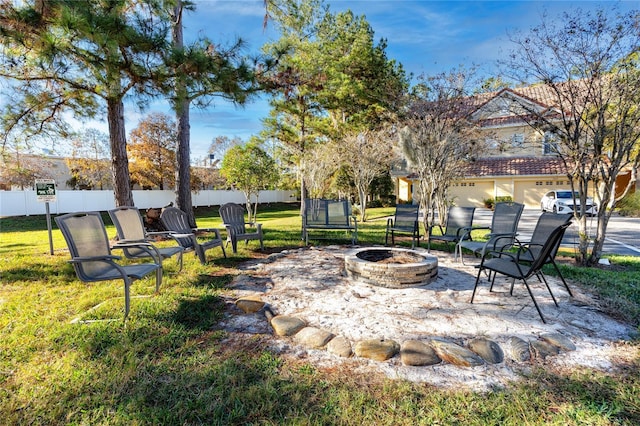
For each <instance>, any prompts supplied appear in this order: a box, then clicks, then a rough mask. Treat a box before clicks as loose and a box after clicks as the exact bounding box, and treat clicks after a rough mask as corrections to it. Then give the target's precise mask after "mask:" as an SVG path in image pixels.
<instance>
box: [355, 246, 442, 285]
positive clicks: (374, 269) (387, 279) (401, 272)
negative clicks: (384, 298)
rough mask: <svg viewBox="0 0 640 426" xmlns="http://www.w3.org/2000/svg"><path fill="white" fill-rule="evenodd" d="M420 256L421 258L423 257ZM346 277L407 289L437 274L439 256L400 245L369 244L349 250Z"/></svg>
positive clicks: (424, 283) (432, 278)
mask: <svg viewBox="0 0 640 426" xmlns="http://www.w3.org/2000/svg"><path fill="white" fill-rule="evenodd" d="M394 256H397V257H402V258H403V260H406V259H407V258H409V259H412V260H415V261H414V262H402V263H400V262H394V261H393V260H391V261H385V262H376V261H370V260H367V259H368V258H385V257H388V258H391V259H392V258H393V257H394ZM420 259H421V260H420ZM344 266H345V270H346V272H347V276H348V277H349V278H351V279H352V280H357V281H360V282H363V283H366V284H370V285H374V286H379V287H386V288H398V289H401V288H407V287H419V286H423V285H427V284H429V283H431V282H432V281H434V280H435V279H436V278H437V277H438V258H437V257H435V256H432V255H430V254H428V252H427V251H426V250H423V249H405V248H397V247H366V248H357V249H353V250H350V251H348V252H347V253H346V254H345V256H344Z"/></svg>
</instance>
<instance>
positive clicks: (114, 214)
mask: <svg viewBox="0 0 640 426" xmlns="http://www.w3.org/2000/svg"><path fill="white" fill-rule="evenodd" d="M109 216H110V217H111V221H112V222H113V224H114V225H115V227H116V235H117V236H118V242H117V243H116V244H115V245H114V246H113V248H119V249H122V251H123V253H124V255H125V257H127V258H128V259H140V258H144V257H149V252H148V250H143V249H142V248H140V247H131V246H129V244H130V243H142V244H149V245H151V246H152V247H153V248H154V250H155V251H156V252H157V253H158V254H159V256H160V258H161V259H168V258H170V257H171V256H174V255H177V261H178V265H179V267H180V269H179V270H180V271H181V270H182V252H184V247H182V246H181V245H177V246H171V247H157V246H156V245H155V244H153V242H152V241H153V240H152V239H151V238H152V237H153V236H163V237H169V238H171V233H170V232H165V231H162V232H160V231H156V232H147V231H146V229H145V228H144V223H143V221H142V216H141V215H140V211H139V210H138V209H137V208H135V207H117V208H115V209H112V210H109Z"/></svg>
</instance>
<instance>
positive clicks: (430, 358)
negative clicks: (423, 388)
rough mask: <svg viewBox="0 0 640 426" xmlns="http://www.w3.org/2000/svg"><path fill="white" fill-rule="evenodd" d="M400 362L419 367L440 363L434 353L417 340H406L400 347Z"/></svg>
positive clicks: (429, 347)
mask: <svg viewBox="0 0 640 426" xmlns="http://www.w3.org/2000/svg"><path fill="white" fill-rule="evenodd" d="M400 360H401V361H402V363H403V364H404V365H411V366H416V367H421V366H425V365H434V364H439V363H440V362H442V359H440V357H439V356H438V354H437V353H436V351H435V350H434V349H433V348H432V347H431V346H429V345H428V344H426V343H424V342H421V341H419V340H408V341H406V342H404V343H403V344H402V346H401V347H400Z"/></svg>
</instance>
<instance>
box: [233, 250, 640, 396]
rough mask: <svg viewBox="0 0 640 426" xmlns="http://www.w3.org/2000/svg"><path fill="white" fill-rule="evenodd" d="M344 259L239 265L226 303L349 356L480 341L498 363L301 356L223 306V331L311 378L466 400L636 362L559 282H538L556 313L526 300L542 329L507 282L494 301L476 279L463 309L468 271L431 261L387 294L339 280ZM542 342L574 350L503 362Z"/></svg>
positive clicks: (293, 254) (623, 339) (621, 335)
mask: <svg viewBox="0 0 640 426" xmlns="http://www.w3.org/2000/svg"><path fill="white" fill-rule="evenodd" d="M348 250H349V248H347V247H342V246H329V247H322V248H314V247H310V248H302V249H297V250H291V251H285V252H282V253H277V254H273V255H271V256H269V257H268V258H266V259H262V260H258V261H252V262H248V263H246V264H244V265H242V266H241V268H240V269H241V271H242V274H241V275H239V276H238V277H236V279H235V280H234V282H233V283H232V288H233V290H234V295H233V296H234V298H242V297H247V296H253V297H260V298H261V299H262V300H263V301H264V302H265V303H266V307H265V308H266V310H267V313H269V311H270V312H272V313H273V314H275V315H290V316H295V317H297V318H300V319H302V320H304V322H305V323H306V324H307V325H309V326H312V327H316V328H318V329H321V330H326V331H328V332H330V333H332V334H333V335H335V336H342V337H344V338H346V339H347V340H348V341H349V342H351V344H352V346H353V345H355V344H356V343H357V342H359V341H362V340H367V339H384V340H394V341H396V342H398V343H399V344H403V342H406V341H409V340H417V341H425V342H428V341H429V340H430V339H436V340H443V341H448V342H453V343H456V344H458V345H461V346H465V345H466V344H468V342H469V341H470V340H471V339H474V338H477V337H482V338H486V339H490V340H491V341H494V342H496V343H497V344H498V345H499V346H500V347H501V348H502V349H503V350H504V353H505V359H504V361H503V362H500V363H497V364H489V363H485V364H483V365H479V366H475V367H462V366H458V365H452V364H450V363H446V362H442V363H439V364H436V365H430V366H407V365H403V363H402V361H401V359H400V357H399V356H394V357H393V358H391V359H389V360H386V361H373V360H370V359H366V358H361V357H357V356H353V357H349V358H344V357H339V356H337V355H334V354H332V353H329V352H328V351H327V350H324V349H310V348H307V347H304V346H303V345H300V344H299V343H298V342H297V341H296V340H295V338H293V337H280V336H275V335H274V333H273V329H272V327H271V326H270V324H269V321H268V319H267V317H268V316H269V315H266V316H265V309H264V308H263V309H262V310H260V311H259V312H257V313H253V314H246V313H243V312H242V311H241V310H240V309H238V308H236V307H235V306H233V305H231V303H230V309H229V311H228V312H229V314H228V316H227V318H225V320H224V323H223V327H224V329H226V330H227V331H229V332H230V333H242V334H244V333H247V334H263V335H265V336H270V337H268V339H267V341H268V342H269V343H268V344H269V346H270V347H271V349H273V350H276V351H277V352H279V353H281V354H283V355H284V356H292V357H296V358H299V359H305V360H308V361H309V362H311V363H313V364H314V365H317V366H318V367H319V368H323V367H330V366H335V365H337V364H338V363H339V364H342V365H347V366H348V368H349V369H351V370H353V371H358V372H362V373H365V374H368V373H371V374H376V373H382V374H384V375H386V376H387V377H390V378H402V379H407V380H410V381H416V382H426V383H430V384H433V385H436V386H442V387H469V388H471V389H475V390H487V389H490V388H493V387H495V386H501V385H504V384H506V383H508V382H510V381H514V380H517V379H518V377H519V374H518V373H520V372H526V371H527V370H528V369H530V368H531V367H532V366H533V365H547V366H549V367H552V368H556V369H558V370H559V371H560V370H564V369H567V368H573V367H579V366H583V367H587V368H591V369H596V370H601V371H612V370H614V369H616V368H618V366H621V365H623V364H625V363H626V362H627V361H628V360H629V359H631V358H633V357H637V356H638V353H637V349H636V347H634V346H633V345H629V344H627V342H628V341H629V340H630V339H631V337H632V336H633V335H634V333H636V332H637V331H636V330H634V328H633V327H630V326H629V325H626V324H623V323H621V322H619V321H616V320H615V319H612V318H611V317H609V316H607V315H606V314H605V313H603V312H602V310H601V309H600V308H599V305H598V301H597V299H596V298H594V297H593V296H592V295H590V294H588V293H587V292H585V291H584V290H583V289H581V288H580V287H578V286H576V285H571V282H570V283H569V285H570V286H571V289H572V292H573V294H574V297H570V296H569V294H568V293H567V291H566V290H565V288H564V286H563V285H562V283H561V282H560V280H559V279H555V278H554V277H548V280H549V284H550V286H551V289H552V291H553V293H554V295H555V296H556V299H557V300H558V303H559V306H558V307H556V306H555V305H554V304H553V301H552V299H551V297H550V296H549V293H548V292H547V290H546V288H545V287H544V284H542V283H539V282H537V281H536V280H533V283H532V285H531V287H532V290H533V292H534V295H535V297H536V300H537V301H538V303H539V305H540V307H541V309H542V312H543V313H544V315H545V317H546V319H547V324H544V323H543V322H542V321H541V319H540V317H539V316H538V313H537V311H536V310H535V307H534V305H533V303H532V301H531V298H530V297H529V295H528V293H527V291H526V288H525V286H524V285H523V284H522V283H521V282H516V285H515V289H514V294H513V296H511V295H510V294H509V288H510V283H511V281H510V280H507V279H504V278H499V279H498V280H496V285H495V287H494V291H493V292H489V284H488V282H487V280H486V279H483V280H482V282H481V285H480V286H479V289H478V292H477V294H476V299H475V301H474V303H473V304H470V303H469V300H470V298H471V293H472V290H473V284H474V282H475V277H476V274H477V269H476V268H475V267H474V266H473V265H466V266H465V265H462V264H461V263H459V262H454V261H453V256H452V255H451V254H449V253H446V252H439V251H432V253H431V254H432V255H435V256H437V258H438V278H437V279H436V280H435V281H433V282H432V283H430V284H428V285H425V286H421V287H415V288H405V289H389V288H384V287H377V286H372V285H367V284H363V283H359V282H354V281H352V280H351V279H349V278H348V277H347V276H346V274H345V270H344V256H345V253H347V251H348ZM472 262H474V261H473V260H472ZM549 333H556V334H560V335H562V336H564V337H566V338H568V339H569V340H570V341H571V342H572V343H573V344H574V345H575V350H569V351H561V352H560V353H559V354H557V355H552V356H546V357H541V356H535V354H534V355H533V356H532V357H531V359H530V360H528V361H524V362H523V361H518V360H515V359H514V357H512V356H510V353H511V350H512V348H510V343H509V342H510V341H511V340H510V339H511V338H513V337H517V338H520V339H522V340H524V341H526V342H533V341H535V340H538V339H539V338H540V336H542V335H545V334H549ZM532 353H533V352H532Z"/></svg>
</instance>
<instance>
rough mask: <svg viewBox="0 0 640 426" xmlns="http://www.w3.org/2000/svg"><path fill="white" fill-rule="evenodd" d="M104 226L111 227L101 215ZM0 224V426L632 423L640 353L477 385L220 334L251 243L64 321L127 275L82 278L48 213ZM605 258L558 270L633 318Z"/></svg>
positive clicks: (271, 215)
mask: <svg viewBox="0 0 640 426" xmlns="http://www.w3.org/2000/svg"><path fill="white" fill-rule="evenodd" d="M392 212H393V209H371V210H369V211H368V213H369V214H368V216H369V218H370V219H371V220H368V221H367V222H365V223H359V224H358V225H359V226H358V228H359V232H358V234H359V240H360V243H361V244H365V245H366V244H380V243H382V242H383V241H384V226H385V223H386V221H385V220H384V217H385V216H386V215H388V214H391V213H392ZM258 215H259V220H260V222H262V223H263V224H264V229H265V239H266V240H265V245H266V252H267V253H270V252H278V251H280V250H282V249H286V248H294V247H300V246H301V245H302V243H301V241H300V217H299V213H298V210H297V208H296V206H291V205H290V206H283V205H274V206H261V207H260V210H259V212H258ZM196 216H197V221H198V225H199V226H200V227H210V226H217V227H220V224H221V222H220V219H219V217H218V215H217V209H214V208H211V209H202V208H200V209H197V212H196ZM105 223H107V226H108V233H109V235H110V236H113V235H115V230H114V228H113V226H111V222H110V221H109V219H108V216H106V215H105ZM0 231H1V233H0V333H1V334H0V419H2V420H0V422H1V423H2V424H20V425H22V424H47V425H51V424H54V425H55V424H90V425H100V424H109V425H112V424H116V425H117V424H123V425H124V424H126V425H131V424H162V425H168V424H211V425H229V424H237V425H245V424H260V425H333V424H340V425H417V424H423V425H432V424H463V425H473V424H513V425H520V424H558V425H566V424H576V425H577V424H590V425H610V424H628V425H635V424H640V398H639V397H638V395H640V374H639V372H640V368H639V367H640V359H638V358H637V357H636V359H635V360H632V361H630V362H628V364H626V365H621V366H620V370H619V371H616V372H615V373H610V374H604V373H600V372H595V371H590V370H588V369H582V370H577V371H573V372H571V373H564V374H560V373H558V372H551V371H548V369H545V368H541V367H534V368H533V369H532V370H531V372H530V374H528V375H527V376H526V377H524V378H523V380H521V381H520V382H518V383H517V384H513V385H511V386H509V387H507V388H504V389H496V390H495V391H493V392H488V393H474V392H471V391H466V390H458V391H456V390H440V389H437V388H434V387H432V386H429V385H425V384H414V383H408V382H402V381H392V380H389V379H385V378H382V377H379V378H372V377H370V376H367V377H364V376H360V375H357V374H355V373H353V372H349V371H344V370H342V369H341V368H339V367H338V368H336V369H327V370H320V369H317V368H315V367H313V366H312V365H310V364H307V363H305V362H304V361H299V362H293V361H287V360H284V359H283V358H280V357H278V356H277V355H275V354H273V353H270V352H268V351H267V350H265V349H264V346H263V345H260V344H259V341H260V337H259V336H256V337H252V338H246V339H227V337H229V336H226V335H225V333H224V332H222V331H219V330H217V329H216V324H217V323H218V322H219V320H220V319H221V317H222V315H223V308H224V303H225V299H226V298H227V297H228V292H227V290H226V285H227V284H228V283H229V282H230V281H231V279H232V278H233V276H234V275H235V274H236V273H238V272H237V268H236V266H237V265H238V264H239V263H241V262H243V261H245V260H247V259H251V258H254V257H263V256H265V253H261V252H260V251H257V250H256V248H257V247H258V244H257V242H255V241H254V242H250V243H249V246H248V248H247V246H245V244H244V243H240V244H239V251H238V254H237V255H233V254H232V253H230V252H231V250H229V258H228V259H222V258H220V251H219V249H212V250H209V251H208V252H207V253H208V256H209V258H210V259H211V261H210V263H209V264H208V265H206V266H203V265H201V264H200V263H199V262H198V261H197V259H196V258H195V257H194V256H193V255H192V254H190V253H189V254H186V255H185V266H184V270H183V271H182V272H181V273H179V274H178V273H176V272H177V266H176V262H175V260H174V259H170V260H168V261H166V262H165V265H166V273H165V276H164V281H163V286H162V289H161V292H160V294H159V295H155V296H154V295H153V290H154V285H153V280H151V279H147V280H141V281H137V282H135V283H134V285H133V288H132V294H133V295H145V296H150V297H145V298H136V299H133V301H132V309H131V315H130V319H129V320H128V321H127V322H126V324H123V322H122V321H115V322H98V323H92V324H71V323H70V320H71V319H72V318H75V317H76V316H78V315H82V314H83V313H84V312H86V311H87V310H88V309H90V308H91V307H93V306H95V305H96V304H98V303H100V302H103V301H105V300H107V302H106V303H105V304H104V305H103V306H101V307H100V309H98V310H97V312H95V314H93V315H95V316H97V317H101V318H108V317H119V316H121V315H122V312H123V301H122V298H121V296H122V292H123V291H122V288H121V283H119V282H112V283H96V284H90V285H89V284H83V283H80V282H79V281H78V280H77V279H76V277H75V274H74V273H73V270H72V268H71V266H70V265H69V264H68V263H67V260H68V258H69V256H68V253H67V251H66V246H65V244H64V241H63V239H62V236H61V234H60V232H59V231H58V230H57V229H54V231H53V240H54V241H53V244H54V248H55V252H54V255H53V256H51V255H49V242H48V234H47V231H46V220H45V218H44V217H43V216H31V217H22V218H6V219H0ZM320 243H322V244H325V243H327V242H324V241H323V242H320ZM407 244H409V242H408V241H407ZM611 260H612V262H613V264H614V265H615V266H616V268H614V270H613V272H612V271H600V270H594V269H590V270H585V269H580V268H575V267H572V266H569V265H564V266H563V267H562V268H563V273H564V274H565V276H566V277H568V278H570V279H575V280H579V281H580V282H584V283H587V285H589V286H591V288H592V289H595V290H596V291H598V292H599V293H600V295H601V298H602V300H603V302H604V304H605V305H606V306H608V307H610V308H611V309H612V310H613V311H615V312H617V314H618V315H619V316H620V317H621V318H625V319H626V321H629V322H631V323H633V324H634V325H635V326H638V325H639V324H640V294H639V292H640V284H639V283H640V259H638V258H612V259H611ZM549 273H552V272H551V271H549ZM629 346H630V347H631V348H634V349H636V350H637V349H638V348H639V347H640V344H639V342H633V343H631V344H630V345H629Z"/></svg>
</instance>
